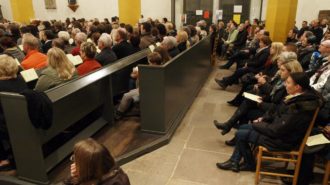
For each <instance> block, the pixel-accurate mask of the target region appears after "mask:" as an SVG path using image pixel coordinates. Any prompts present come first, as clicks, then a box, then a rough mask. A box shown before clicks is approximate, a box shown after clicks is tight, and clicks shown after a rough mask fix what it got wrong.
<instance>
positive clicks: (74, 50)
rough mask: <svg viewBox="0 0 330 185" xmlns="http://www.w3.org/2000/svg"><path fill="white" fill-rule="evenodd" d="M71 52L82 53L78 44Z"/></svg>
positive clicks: (74, 54) (73, 53) (74, 53)
mask: <svg viewBox="0 0 330 185" xmlns="http://www.w3.org/2000/svg"><path fill="white" fill-rule="evenodd" d="M71 54H72V55H73V56H76V55H80V47H78V46H77V47H75V48H73V49H72V51H71Z"/></svg>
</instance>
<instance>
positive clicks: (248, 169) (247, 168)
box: [239, 163, 256, 172]
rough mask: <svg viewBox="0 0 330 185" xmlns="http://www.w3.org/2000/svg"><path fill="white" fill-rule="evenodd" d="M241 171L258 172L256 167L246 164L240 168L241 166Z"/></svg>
mask: <svg viewBox="0 0 330 185" xmlns="http://www.w3.org/2000/svg"><path fill="white" fill-rule="evenodd" d="M239 171H251V172H253V171H256V166H255V165H251V164H250V165H248V164H246V163H242V164H241V165H240V166H239Z"/></svg>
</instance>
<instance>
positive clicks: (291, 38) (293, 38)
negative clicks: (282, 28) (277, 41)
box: [286, 29, 298, 43]
mask: <svg viewBox="0 0 330 185" xmlns="http://www.w3.org/2000/svg"><path fill="white" fill-rule="evenodd" d="M297 33H298V30H296V29H291V30H290V31H289V33H288V37H287V38H286V43H289V42H293V43H296V42H298V40H297Z"/></svg>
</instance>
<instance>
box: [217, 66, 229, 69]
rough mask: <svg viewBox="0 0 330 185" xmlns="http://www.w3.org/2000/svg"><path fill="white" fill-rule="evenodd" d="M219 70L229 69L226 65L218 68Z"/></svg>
mask: <svg viewBox="0 0 330 185" xmlns="http://www.w3.org/2000/svg"><path fill="white" fill-rule="evenodd" d="M219 68H220V69H229V68H230V67H229V66H226V65H222V66H220V67H219Z"/></svg>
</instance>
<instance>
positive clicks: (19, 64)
mask: <svg viewBox="0 0 330 185" xmlns="http://www.w3.org/2000/svg"><path fill="white" fill-rule="evenodd" d="M15 62H16V64H17V65H18V66H21V63H19V61H18V59H17V58H15Z"/></svg>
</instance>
